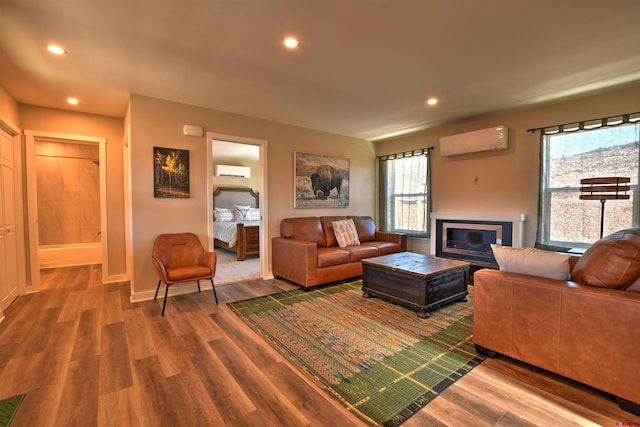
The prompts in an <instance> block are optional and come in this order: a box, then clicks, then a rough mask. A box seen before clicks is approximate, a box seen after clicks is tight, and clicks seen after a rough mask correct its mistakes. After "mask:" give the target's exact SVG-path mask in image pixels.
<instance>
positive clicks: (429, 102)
mask: <svg viewBox="0 0 640 427" xmlns="http://www.w3.org/2000/svg"><path fill="white" fill-rule="evenodd" d="M437 103H438V98H429V99H427V105H430V106H432V107H433V106H434V105H436V104H437Z"/></svg>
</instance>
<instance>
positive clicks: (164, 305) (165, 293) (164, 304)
mask: <svg viewBox="0 0 640 427" xmlns="http://www.w3.org/2000/svg"><path fill="white" fill-rule="evenodd" d="M168 293H169V285H167V288H166V289H165V291H164V303H163V304H162V316H164V309H165V307H167V294H168Z"/></svg>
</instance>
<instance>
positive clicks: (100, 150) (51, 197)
mask: <svg viewBox="0 0 640 427" xmlns="http://www.w3.org/2000/svg"><path fill="white" fill-rule="evenodd" d="M25 135H26V136H27V138H26V149H27V150H26V162H27V171H28V175H27V198H28V219H29V256H30V261H31V269H30V271H31V279H32V280H31V282H32V283H31V285H32V286H33V287H35V288H36V289H38V288H39V283H40V269H43V268H54V267H68V266H74V265H84V264H103V269H102V270H103V279H104V275H105V274H106V273H107V272H108V266H107V265H106V259H105V258H106V256H105V254H106V253H107V252H106V247H105V246H106V245H105V243H104V242H103V236H106V235H107V234H106V224H105V222H106V221H105V218H106V165H105V160H106V156H105V153H106V147H105V145H106V139H104V138H95V137H87V136H78V135H66V134H53V133H46V132H31V131H28V132H25Z"/></svg>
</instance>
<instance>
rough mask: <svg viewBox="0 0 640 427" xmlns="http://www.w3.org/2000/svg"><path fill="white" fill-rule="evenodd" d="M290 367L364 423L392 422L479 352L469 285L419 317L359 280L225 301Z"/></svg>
mask: <svg viewBox="0 0 640 427" xmlns="http://www.w3.org/2000/svg"><path fill="white" fill-rule="evenodd" d="M229 307H230V308H231V310H232V311H233V312H234V313H236V314H237V315H238V316H239V317H240V318H242V320H243V321H244V322H245V323H247V324H248V325H249V326H250V327H251V328H252V329H254V330H255V331H256V332H258V333H259V334H260V335H262V336H263V337H264V338H265V339H266V340H267V342H269V344H270V345H271V346H273V347H274V348H275V349H276V350H278V351H279V352H280V353H281V354H282V355H284V356H285V357H286V358H287V359H288V360H289V361H290V362H291V363H292V364H293V365H294V366H296V368H297V369H299V370H300V371H301V372H303V373H304V374H306V375H307V376H308V377H309V378H311V380H313V381H314V382H315V383H316V384H318V385H319V386H320V387H322V388H323V389H324V390H326V391H327V392H328V393H329V394H330V395H332V396H333V397H334V398H335V399H337V400H338V401H339V402H340V403H341V404H343V405H344V406H345V407H346V408H347V409H348V410H349V411H351V412H353V413H354V414H355V415H356V416H358V417H359V418H360V419H362V420H363V421H365V422H367V423H369V424H371V425H383V426H397V425H400V424H401V423H402V422H404V421H405V420H406V419H407V418H409V417H410V416H411V415H413V414H414V413H416V412H418V411H419V410H420V409H421V408H422V407H424V406H425V405H426V404H428V403H429V402H430V401H431V400H432V399H433V398H435V397H436V396H437V395H438V394H439V393H441V392H442V391H443V390H444V389H445V388H447V387H448V386H449V385H451V384H453V383H454V382H455V381H456V380H458V379H459V378H461V377H462V376H463V375H464V374H466V373H467V372H469V371H470V370H471V369H473V367H475V366H476V365H478V364H479V363H480V362H481V361H482V360H483V357H482V356H479V355H478V354H476V352H475V348H474V346H473V344H472V342H471V333H472V325H473V291H472V290H471V291H470V295H469V298H468V301H467V302H457V303H452V304H450V305H447V306H445V307H442V308H440V309H438V310H435V311H433V312H432V313H431V317H429V318H428V319H420V318H418V317H417V316H416V312H415V311H413V310H410V309H407V308H405V307H401V306H398V305H395V304H393V303H390V302H387V301H384V300H381V299H379V298H363V297H362V291H361V282H360V281H353V282H347V283H342V284H337V285H330V286H324V287H320V288H315V289H314V290H311V291H304V290H301V289H296V290H293V291H288V292H283V293H279V294H275V295H271V296H266V297H260V298H255V299H252V300H247V301H240V302H236V303H232V304H229Z"/></svg>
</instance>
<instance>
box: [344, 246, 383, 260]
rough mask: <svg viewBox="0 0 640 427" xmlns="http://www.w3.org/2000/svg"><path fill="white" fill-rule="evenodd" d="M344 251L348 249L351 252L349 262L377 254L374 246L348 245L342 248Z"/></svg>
mask: <svg viewBox="0 0 640 427" xmlns="http://www.w3.org/2000/svg"><path fill="white" fill-rule="evenodd" d="M344 250H345V251H348V252H349V253H350V254H351V262H355V261H360V260H363V259H365V258H371V257H374V256H378V255H379V253H378V248H376V247H375V246H364V245H359V246H349V247H346V248H344Z"/></svg>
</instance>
